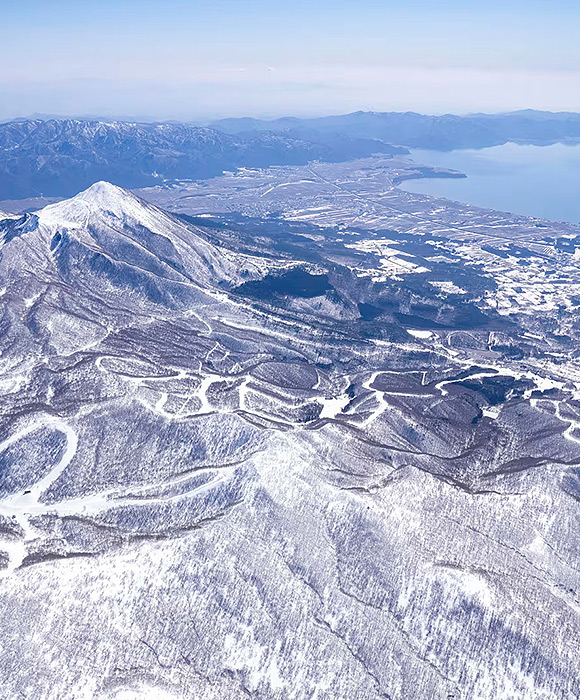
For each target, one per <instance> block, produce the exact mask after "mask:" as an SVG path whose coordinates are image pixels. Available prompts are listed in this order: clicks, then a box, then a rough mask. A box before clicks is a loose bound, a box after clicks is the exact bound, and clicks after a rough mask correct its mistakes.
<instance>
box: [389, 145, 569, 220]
mask: <svg viewBox="0 0 580 700" xmlns="http://www.w3.org/2000/svg"><path fill="white" fill-rule="evenodd" d="M411 157H412V158H413V160H415V161H417V163H421V164H422V165H437V166H440V167H443V168H451V169H452V170H459V171H461V172H462V173H465V174H466V175H467V178H465V179H448V178H439V179H431V178H429V179H422V180H406V181H405V182H403V183H402V184H401V185H400V187H401V189H403V190H405V191H407V192H415V193H419V194H429V195H434V196H437V197H447V198H448V199H454V200H456V201H459V202H465V203H466V204H474V205H477V206H481V207H487V208H489V209H498V210H500V211H508V212H513V213H514V214H524V215H526V216H536V217H541V218H545V219H553V220H555V221H568V222H571V223H575V224H578V223H580V144H579V145H564V144H560V143H558V144H554V145H552V146H528V145H519V144H514V143H507V144H504V145H503V146H494V147H493V148H483V149H481V150H471V149H469V150H459V151H451V152H449V153H442V152H440V151H427V150H419V149H413V150H412V151H411Z"/></svg>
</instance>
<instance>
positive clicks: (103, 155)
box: [0, 119, 401, 200]
mask: <svg viewBox="0 0 580 700" xmlns="http://www.w3.org/2000/svg"><path fill="white" fill-rule="evenodd" d="M374 152H382V153H395V152H401V149H397V148H394V147H392V146H389V145H388V144H385V143H383V142H380V141H373V140H364V139H359V140H352V139H349V138H348V137H342V136H337V137H335V138H332V139H328V138H327V137H326V138H322V139H317V138H316V135H312V138H305V137H304V136H303V135H301V136H297V135H292V134H283V133H276V134H273V133H268V132H265V133H259V134H244V135H240V136H232V135H229V134H224V133H223V132H221V131H218V130H216V129H210V128H201V127H195V126H191V125H189V124H182V123H179V122H168V123H159V124H148V123H144V124H139V123H132V122H119V121H116V122H101V121H84V120H77V119H48V120H38V119H36V120H18V121H13V122H7V123H4V124H0V200H1V199H10V198H25V197H36V196H40V195H45V196H69V195H71V194H74V193H75V192H78V190H79V188H82V187H88V186H89V185H91V184H93V183H94V182H96V181H98V180H111V181H113V182H115V183H116V184H118V185H122V186H124V187H145V186H147V185H152V184H157V183H159V182H163V181H164V180H166V179H168V180H174V179H180V178H181V179H183V178H186V179H191V178H207V177H212V176H215V175H219V174H220V173H221V172H223V171H224V170H231V169H235V168H237V167H240V166H244V167H262V166H267V165H272V164H280V165H284V164H298V163H307V162H308V161H311V160H315V159H321V160H329V161H335V160H338V161H340V160H348V159H350V158H353V157H361V156H366V155H369V154H371V153H374Z"/></svg>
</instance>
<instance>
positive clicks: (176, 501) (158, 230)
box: [0, 183, 580, 700]
mask: <svg viewBox="0 0 580 700" xmlns="http://www.w3.org/2000/svg"><path fill="white" fill-rule="evenodd" d="M0 226H1V233H2V248H1V258H0V281H1V287H2V318H1V321H0V323H1V327H2V334H1V336H0V350H1V355H0V363H1V368H2V374H1V383H2V389H3V390H2V393H1V396H0V401H1V411H0V577H1V578H0V620H1V626H2V637H1V638H2V651H3V653H2V654H1V655H0V678H1V685H2V697H3V698H4V699H5V700H12V699H13V698H14V699H16V698H27V699H29V700H33V699H34V700H36V699H38V698H43V700H44V699H46V700H69V699H70V700H80V699H81V698H87V699H91V700H92V699H99V700H101V699H102V700H104V699H112V698H116V699H117V700H127V699H128V698H135V699H136V698H147V699H150V700H159V699H161V700H178V699H183V698H187V699H190V698H195V699H196V700H198V699H200V700H226V699H231V700H233V699H238V698H242V697H252V698H256V699H260V700H287V699H288V698H296V699H297V700H307V699H308V700H310V699H311V698H317V700H331V699H332V700H337V699H340V700H350V699H351V698H352V699H353V700H355V699H356V700H379V699H392V700H414V699H417V700H429V699H433V700H435V699H439V698H446V699H449V700H450V699H451V698H453V699H454V700H484V699H485V700H504V699H507V698H509V699H510V700H548V699H549V700H573V699H574V698H576V697H577V692H578V687H580V662H579V659H578V649H579V648H580V615H579V613H580V573H579V572H580V556H579V555H580V545H579V539H578V526H579V515H580V510H579V501H580V475H579V472H578V465H579V464H580V445H579V441H580V434H579V433H578V426H579V425H580V423H579V422H578V421H579V420H580V419H579V418H578V416H579V413H580V405H579V404H578V400H577V398H576V393H575V391H576V390H575V387H574V385H573V382H572V381H569V382H566V381H564V380H553V379H549V378H546V377H545V376H542V375H541V374H540V373H539V371H536V370H534V371H532V370H531V369H530V368H529V367H527V366H526V365H525V363H523V362H520V361H519V360H518V361H516V360H510V359H509V357H508V356H506V355H503V356H500V353H499V352H496V353H495V354H494V355H493V357H494V359H493V360H492V359H488V360H487V362H485V361H484V360H483V359H482V355H481V353H480V354H479V355H478V356H477V357H478V360H477V361H475V359H474V357H476V355H475V350H473V353H474V354H473V355H470V353H472V348H471V347H460V348H458V346H457V340H455V341H454V342H455V346H452V343H451V342H450V339H451V338H453V337H457V336H458V335H459V336H460V335H461V333H460V332H459V331H457V327H456V326H453V325H452V324H453V323H456V322H457V323H458V322H459V321H457V318H456V316H453V314H451V312H449V313H448V315H447V316H445V315H444V314H442V315H440V317H438V322H437V324H436V327H437V330H435V331H430V332H427V331H420V330H419V331H415V333H414V335H413V334H409V333H407V332H406V331H405V327H404V325H402V322H401V323H399V325H397V323H396V322H395V320H394V319H396V318H397V317H396V316H395V315H394V314H395V313H399V314H400V313H401V312H400V311H397V312H393V314H392V315H391V316H390V317H389V318H390V319H391V321H389V322H388V323H385V324H383V325H381V323H380V322H376V323H375V324H374V325H373V324H371V322H370V321H366V320H364V318H362V319H361V308H362V314H363V316H364V314H367V315H369V314H370V315H371V316H372V314H371V313H370V311H369V309H368V308H367V306H369V304H370V299H369V296H368V294H369V293H370V292H369V290H371V291H373V290H374V291H373V293H374V294H375V295H376V296H377V297H380V294H382V293H383V292H381V289H382V288H381V286H380V283H378V282H373V281H372V280H366V278H360V277H357V276H356V274H355V273H354V272H353V269H351V268H355V267H356V265H355V263H356V264H360V265H363V264H366V263H365V261H367V260H368V257H369V254H368V253H367V252H365V249H364V247H363V248H362V249H360V250H358V249H357V248H349V249H348V253H349V255H350V256H353V257H352V258H351V260H352V261H354V262H353V263H352V264H346V263H343V261H342V259H340V258H339V256H338V253H337V252H336V251H337V247H336V246H337V245H338V244H337V243H336V241H334V240H330V239H328V240H326V241H325V242H324V245H325V246H328V247H327V248H324V249H323V250H324V251H326V252H327V255H328V266H327V267H326V268H324V266H323V265H322V258H321V257H319V258H317V259H316V260H314V259H310V260H304V259H300V258H299V256H298V254H297V253H296V252H294V253H293V255H292V256H287V257H286V258H284V259H282V258H276V257H275V256H274V255H273V253H272V250H264V256H263V257H259V256H258V255H257V254H256V255H254V254H250V253H249V252H247V251H246V252H240V250H234V249H233V247H232V248H230V249H228V248H226V247H224V246H223V245H222V246H219V245H218V243H219V241H218V239H219V236H220V233H219V231H217V232H216V231H215V230H214V231H213V232H212V231H211V230H210V229H209V228H204V227H203V226H200V225H196V224H192V223H187V222H185V221H184V220H182V219H178V218H176V217H174V216H171V215H168V214H166V213H164V212H163V211H161V210H159V209H157V208H155V207H153V206H151V205H148V204H145V203H144V202H142V201H141V200H139V199H138V198H136V197H134V196H133V195H131V194H129V193H127V192H125V191H123V190H120V189H119V188H117V187H114V186H111V185H108V184H106V183H98V184H97V185H94V186H93V187H91V188H90V189H89V190H87V191H86V192H84V193H81V194H80V195H78V196H77V197H75V198H73V199H72V200H70V201H66V202H62V203H59V204H57V205H53V206H50V207H47V208H45V209H44V210H42V211H40V212H37V213H36V214H29V215H26V216H24V217H22V218H20V219H10V220H5V221H4V222H2V224H1V225H0ZM228 235H229V236H230V238H229V240H230V241H231V240H233V239H232V238H231V234H228ZM305 240H310V239H305ZM322 245H323V244H322V243H321V246H322ZM333 246H334V247H333ZM359 247H360V246H359ZM305 250H306V248H305ZM365 280H366V281H365ZM261 284H262V285H264V286H262V287H260V286H259V285H261ZM248 285H250V286H248ZM252 285H253V286H252ZM365 285H366V286H365ZM373 285H374V286H373ZM400 287H401V289H402V288H403V287H404V285H403V284H402V283H401V285H400ZM260 290H267V291H268V297H266V298H264V297H260V294H259V292H260ZM403 291H404V290H403ZM403 291H401V290H397V294H399V295H402V294H403ZM384 293H385V294H386V292H384ZM398 298H399V297H397V299H398ZM401 298H402V297H401ZM376 303H378V302H376ZM381 303H382V302H381ZM388 303H391V302H388ZM388 303H387V302H386V301H385V302H384V305H383V308H382V311H381V309H378V312H379V314H380V313H383V314H385V313H387V311H388V309H389V308H391V307H390V306H388ZM401 303H402V304H403V303H406V302H405V301H404V300H403V301H401ZM365 304H366V305H367V306H364V305H365ZM361 305H362V306H361ZM415 311H416V312H417V313H419V311H420V312H421V313H423V314H426V313H427V312H426V311H425V309H423V310H422V311H421V310H419V311H417V310H415ZM486 314H487V315H486ZM407 316H409V317H410V316H411V312H410V311H409V313H408V314H407ZM407 321H408V319H407ZM478 323H480V325H479V326H477V325H476V326H473V327H470V330H469V336H470V338H471V343H472V345H473V346H474V347H476V346H477V341H478V339H481V338H482V337H483V336H486V337H487V336H488V334H489V333H490V330H489V329H490V328H495V332H497V333H498V334H500V333H501V334H503V335H502V338H503V339H504V342H505V343H506V344H509V343H510V342H513V343H515V338H517V334H518V328H517V320H515V321H513V322H510V324H507V323H504V322H502V319H501V318H498V317H496V316H494V315H493V313H491V312H490V311H489V310H487V311H486V312H485V314H483V312H482V317H481V319H479V320H478ZM446 324H447V325H446ZM486 324H487V325H486ZM494 324H495V325H494ZM502 324H503V325H502ZM554 342H556V341H554ZM489 357H491V355H489Z"/></svg>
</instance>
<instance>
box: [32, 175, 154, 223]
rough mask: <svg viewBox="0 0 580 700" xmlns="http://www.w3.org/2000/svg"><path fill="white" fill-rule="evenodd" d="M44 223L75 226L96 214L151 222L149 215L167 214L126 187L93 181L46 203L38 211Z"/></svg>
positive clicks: (89, 219)
mask: <svg viewBox="0 0 580 700" xmlns="http://www.w3.org/2000/svg"><path fill="white" fill-rule="evenodd" d="M37 215H38V217H39V220H40V222H41V223H42V224H44V225H48V226H50V225H54V224H58V225H60V226H70V227H72V228H76V227H78V226H79V225H80V226H84V225H86V224H87V223H90V222H91V220H92V219H94V218H95V217H97V218H109V217H111V216H112V217H113V218H117V219H121V220H122V221H136V222H138V223H141V224H143V225H150V224H151V223H152V221H151V219H152V218H153V219H157V218H159V216H161V217H163V218H166V215H165V214H163V213H162V212H161V211H159V210H158V209H156V208H155V207H152V206H151V205H149V204H147V203H146V202H144V201H142V200H141V199H139V198H138V197H136V196H135V195H134V194H132V193H131V192H129V191H128V190H125V189H123V188H122V187H118V186H117V185H113V184H111V183H110V182H105V181H100V182H95V183H94V184H93V185H91V186H90V187H89V188H87V189H86V190H83V191H82V192H79V194H77V195H75V196H74V197H71V199H66V200H63V201H62V202H57V203H56V204H49V205H48V206H47V207H44V209H41V210H40V211H39V212H37Z"/></svg>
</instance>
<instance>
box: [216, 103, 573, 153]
mask: <svg viewBox="0 0 580 700" xmlns="http://www.w3.org/2000/svg"><path fill="white" fill-rule="evenodd" d="M212 126H214V127H215V128H218V129H220V130H222V131H224V132H226V133H230V134H242V133H248V132H260V131H271V132H275V133H278V132H287V131H288V130H290V131H291V132H292V134H293V135H294V137H296V138H299V137H300V135H301V134H312V133H314V132H315V133H319V134H320V133H324V134H326V133H346V134H349V136H351V137H356V138H365V139H381V140H385V141H388V142H389V143H395V144H399V145H401V146H406V147H409V148H430V149H436V150H453V149H456V148H485V147H488V146H497V145H500V144H502V143H506V142H508V141H514V142H521V143H532V144H539V145H547V144H550V143H556V142H571V141H576V140H578V139H580V114H575V113H571V112H558V113H554V112H538V111H535V110H523V111H519V112H511V113H508V114H472V115H467V116H457V115H454V114H444V115H441V116H433V115H425V114H417V113H415V112H353V113H352V114H344V115H339V116H331V117H319V118H315V119H296V118H294V117H284V118H282V119H275V120H273V121H263V120H259V119H252V118H248V117H246V118H242V119H222V120H220V121H217V122H214V123H213V124H212Z"/></svg>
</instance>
